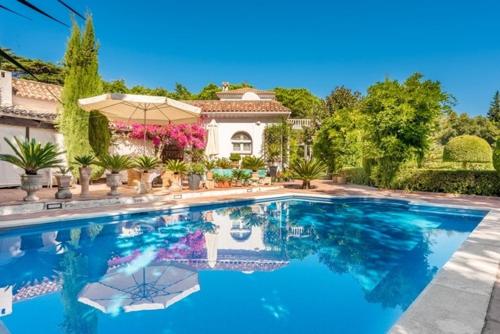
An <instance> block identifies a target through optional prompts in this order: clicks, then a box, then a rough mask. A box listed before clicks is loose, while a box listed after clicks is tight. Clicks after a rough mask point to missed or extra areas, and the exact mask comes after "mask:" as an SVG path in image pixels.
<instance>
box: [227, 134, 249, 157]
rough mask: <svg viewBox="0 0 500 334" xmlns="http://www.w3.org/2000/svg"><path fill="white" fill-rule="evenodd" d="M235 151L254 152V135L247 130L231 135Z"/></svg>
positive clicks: (240, 152) (242, 152) (241, 152)
mask: <svg viewBox="0 0 500 334" xmlns="http://www.w3.org/2000/svg"><path fill="white" fill-rule="evenodd" d="M231 143H232V144H233V152H234V153H239V154H252V137H250V135H249V134H248V133H246V132H236V133H235V134H234V135H233V136H232V137H231Z"/></svg>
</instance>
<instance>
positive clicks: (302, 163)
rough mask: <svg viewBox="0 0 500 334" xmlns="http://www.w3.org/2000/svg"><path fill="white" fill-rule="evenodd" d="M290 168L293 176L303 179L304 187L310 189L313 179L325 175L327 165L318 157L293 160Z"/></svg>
mask: <svg viewBox="0 0 500 334" xmlns="http://www.w3.org/2000/svg"><path fill="white" fill-rule="evenodd" d="M290 170H291V172H292V176H293V178H296V179H300V180H302V189H310V188H311V181H312V180H314V179H317V178H320V177H321V176H323V175H324V173H325V171H326V165H325V164H324V163H323V162H321V161H320V160H316V159H311V160H304V159H299V160H296V161H294V162H293V164H292V166H290Z"/></svg>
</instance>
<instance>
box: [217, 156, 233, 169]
mask: <svg viewBox="0 0 500 334" xmlns="http://www.w3.org/2000/svg"><path fill="white" fill-rule="evenodd" d="M216 166H217V167H218V168H222V169H229V168H231V167H232V164H231V160H229V159H228V158H219V159H217V160H216Z"/></svg>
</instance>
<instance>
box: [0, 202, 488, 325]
mask: <svg viewBox="0 0 500 334" xmlns="http://www.w3.org/2000/svg"><path fill="white" fill-rule="evenodd" d="M485 214H486V212H484V211H477V210H462V209H460V210H459V209H450V208H443V207H437V206H422V205H409V204H408V203H406V202H403V201H395V200H373V199H333V200H318V199H312V198H288V199H281V200H273V201H261V202H251V201H247V202H241V203H237V204H234V203H233V204H231V205H230V206H222V205H218V206H211V207H210V206H206V207H196V208H190V209H184V210H177V211H164V212H148V213H142V214H130V215H124V216H116V217H102V218H95V219H87V220H79V221H67V222H55V223H53V224H49V225H44V226H43V227H36V228H25V229H17V230H10V231H7V232H2V233H0V332H2V328H3V329H4V330H7V331H10V333H13V334H23V333H29V334H33V333H68V334H69V333H78V334H80V333H82V334H90V333H134V334H135V333H161V334H167V333H168V334H170V333H172V334H173V333H277V334H280V333H287V334H290V333H384V332H386V331H387V330H388V329H389V328H390V327H391V325H393V324H394V323H395V322H396V321H397V319H398V318H399V317H400V315H401V314H402V313H403V312H404V311H405V309H406V308H408V306H409V305H410V304H411V303H412V301H413V300H414V299H415V298H416V297H417V296H418V295H419V293H420V292H421V291H422V290H423V289H424V287H425V286H426V285H427V284H428V283H429V282H430V281H431V279H432V278H433V276H434V275H435V274H436V272H437V271H438V270H439V268H440V267H441V266H442V265H443V264H444V263H445V262H446V261H447V260H448V259H449V257H450V256H451V254H452V253H453V252H454V251H455V250H456V249H457V248H458V247H459V245H460V244H461V243H462V242H463V241H464V240H465V239H466V238H467V236H468V234H469V233H470V232H471V231H472V230H473V229H474V228H475V227H476V225H477V224H478V223H479V222H480V221H481V219H482V218H483V217H484V215H485Z"/></svg>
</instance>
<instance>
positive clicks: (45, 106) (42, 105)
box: [12, 95, 57, 114]
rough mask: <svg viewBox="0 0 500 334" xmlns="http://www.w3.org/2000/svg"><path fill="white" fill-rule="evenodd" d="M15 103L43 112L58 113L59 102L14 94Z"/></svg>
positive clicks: (13, 100)
mask: <svg viewBox="0 0 500 334" xmlns="http://www.w3.org/2000/svg"><path fill="white" fill-rule="evenodd" d="M12 102H13V105H15V106H19V107H23V108H25V109H28V110H37V111H41V112H47V113H54V114H55V113H57V103H56V102H50V101H44V100H35V99H30V98H26V97H20V96H17V95H13V96H12Z"/></svg>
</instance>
